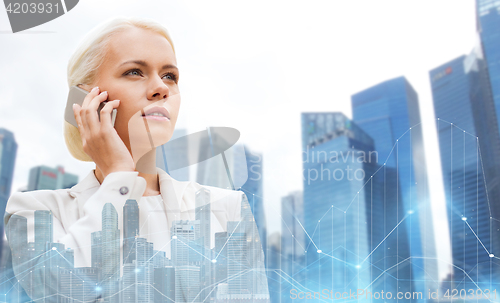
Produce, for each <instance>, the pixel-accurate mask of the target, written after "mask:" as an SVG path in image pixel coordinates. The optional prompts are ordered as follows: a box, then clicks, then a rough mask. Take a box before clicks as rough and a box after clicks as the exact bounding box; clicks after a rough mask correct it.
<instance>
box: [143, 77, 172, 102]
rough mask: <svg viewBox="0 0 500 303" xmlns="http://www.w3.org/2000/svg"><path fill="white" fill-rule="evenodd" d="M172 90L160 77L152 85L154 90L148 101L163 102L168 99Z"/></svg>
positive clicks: (150, 93) (149, 94)
mask: <svg viewBox="0 0 500 303" xmlns="http://www.w3.org/2000/svg"><path fill="white" fill-rule="evenodd" d="M169 94H170V90H169V88H168V85H167V84H166V83H165V82H163V80H161V78H160V77H158V79H156V80H155V81H154V83H153V84H152V89H151V91H150V92H149V93H148V99H150V100H161V99H166V98H168V96H169Z"/></svg>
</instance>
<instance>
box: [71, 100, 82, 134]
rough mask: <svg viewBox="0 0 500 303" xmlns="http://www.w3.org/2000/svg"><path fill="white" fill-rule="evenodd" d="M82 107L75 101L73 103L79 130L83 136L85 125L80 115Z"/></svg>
mask: <svg viewBox="0 0 500 303" xmlns="http://www.w3.org/2000/svg"><path fill="white" fill-rule="evenodd" d="M80 111H81V107H80V105H78V104H76V103H74V104H73V114H74V115H75V121H76V125H78V131H79V132H80V137H81V138H83V135H84V127H83V124H82V118H81V117H80Z"/></svg>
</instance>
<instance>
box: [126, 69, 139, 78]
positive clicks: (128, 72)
mask: <svg viewBox="0 0 500 303" xmlns="http://www.w3.org/2000/svg"><path fill="white" fill-rule="evenodd" d="M125 75H134V76H140V75H141V71H140V70H138V69H131V70H129V71H127V72H125Z"/></svg>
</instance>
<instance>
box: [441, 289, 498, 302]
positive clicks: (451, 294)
mask: <svg viewBox="0 0 500 303" xmlns="http://www.w3.org/2000/svg"><path fill="white" fill-rule="evenodd" d="M443 297H444V298H447V299H450V300H458V299H481V298H484V299H496V298H497V290H496V289H495V290H492V291H490V290H489V289H469V290H466V289H460V290H458V289H447V290H446V292H445V293H444V295H443Z"/></svg>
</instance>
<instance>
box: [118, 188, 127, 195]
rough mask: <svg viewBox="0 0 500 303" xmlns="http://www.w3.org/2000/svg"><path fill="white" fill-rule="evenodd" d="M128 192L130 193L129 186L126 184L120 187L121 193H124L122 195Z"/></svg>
mask: <svg viewBox="0 0 500 303" xmlns="http://www.w3.org/2000/svg"><path fill="white" fill-rule="evenodd" d="M127 193H128V187H126V186H122V187H121V188H120V194H122V195H126V194H127Z"/></svg>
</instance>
